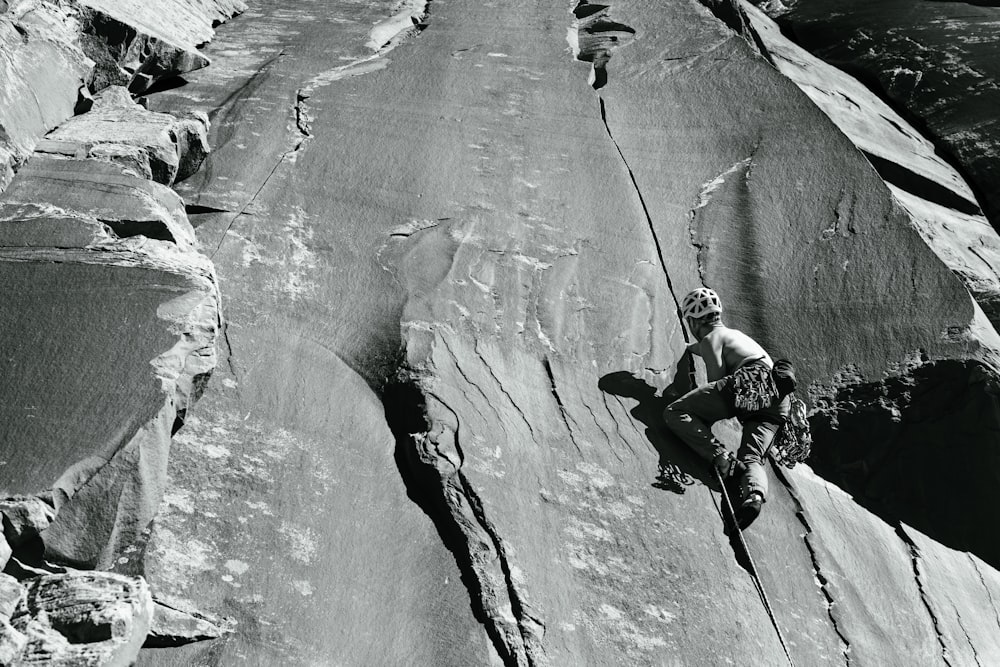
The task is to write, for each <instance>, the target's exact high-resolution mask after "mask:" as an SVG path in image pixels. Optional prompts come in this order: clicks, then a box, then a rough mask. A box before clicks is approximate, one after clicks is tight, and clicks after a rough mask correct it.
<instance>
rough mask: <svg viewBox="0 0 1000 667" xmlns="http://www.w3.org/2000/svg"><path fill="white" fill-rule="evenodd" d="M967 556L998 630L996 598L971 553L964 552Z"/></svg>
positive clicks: (999, 622) (999, 626) (999, 620)
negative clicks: (983, 591)
mask: <svg viewBox="0 0 1000 667" xmlns="http://www.w3.org/2000/svg"><path fill="white" fill-rule="evenodd" d="M966 556H968V558H969V562H970V563H972V569H973V570H975V571H976V574H977V575H978V576H979V581H980V583H982V585H983V588H984V589H986V598H987V599H988V600H989V601H990V607H992V608H993V617H994V618H996V621H997V629H998V630H1000V610H998V609H997V603H996V600H994V599H993V592H992V591H990V587H989V586H987V585H986V579H984V578H983V571H982V570H980V569H979V564H978V563H977V562H976V559H975V558H973V557H972V554H966Z"/></svg>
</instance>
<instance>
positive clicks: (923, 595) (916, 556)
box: [896, 524, 952, 667]
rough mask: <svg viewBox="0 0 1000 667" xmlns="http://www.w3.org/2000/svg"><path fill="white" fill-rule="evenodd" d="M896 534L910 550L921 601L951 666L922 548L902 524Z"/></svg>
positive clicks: (946, 659) (944, 659) (942, 651)
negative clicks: (929, 589)
mask: <svg viewBox="0 0 1000 667" xmlns="http://www.w3.org/2000/svg"><path fill="white" fill-rule="evenodd" d="M896 534H897V535H898V536H899V539H901V540H902V541H903V543H904V544H905V545H906V546H907V547H908V548H909V550H910V560H911V561H912V563H913V579H914V581H916V583H917V589H919V591H920V601H921V602H923V603H924V609H926V610H927V615H928V616H930V618H931V624H932V625H933V626H934V634H935V635H937V641H938V644H939V645H940V646H941V659H942V660H943V661H944V664H946V665H948V666H949V667H951V665H952V662H951V660H949V659H948V647H947V645H945V643H944V634H943V633H942V632H941V622H940V621H939V620H938V617H937V614H935V613H934V608H933V607H932V606H931V600H930V598H929V597H928V595H927V588H926V583H925V582H924V574H923V572H922V571H921V567H920V548H919V547H917V544H916V543H915V542H914V541H913V540H912V539H910V536H909V535H907V534H906V530H904V529H903V526H902V524H897V525H896Z"/></svg>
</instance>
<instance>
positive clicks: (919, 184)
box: [861, 151, 983, 215]
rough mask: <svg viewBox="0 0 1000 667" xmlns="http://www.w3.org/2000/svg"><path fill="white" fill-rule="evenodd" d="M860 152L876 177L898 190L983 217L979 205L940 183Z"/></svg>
mask: <svg viewBox="0 0 1000 667" xmlns="http://www.w3.org/2000/svg"><path fill="white" fill-rule="evenodd" d="M861 152H862V153H864V156H865V157H866V158H868V161H869V162H870V163H871V165H872V167H874V168H875V171H877V172H878V175H879V176H881V177H882V180H884V181H886V182H887V183H890V184H892V185H895V186H896V187H897V188H899V189H900V190H905V191H906V192H909V193H910V194H912V195H914V196H916V197H919V198H920V199H925V200H927V201H929V202H932V203H934V204H939V205H941V206H944V207H946V208H950V209H954V210H956V211H958V212H960V213H964V214H966V215H983V211H982V209H980V208H979V204H977V203H975V202H972V201H969V200H968V199H966V198H965V197H963V196H961V195H960V194H958V193H957V192H954V191H952V190H951V189H949V188H947V187H945V186H943V185H941V184H940V183H937V182H936V181H932V180H931V179H929V178H927V177H926V176H921V175H920V174H918V173H916V172H914V171H910V170H909V169H907V168H906V167H904V166H902V165H900V164H897V163H895V162H893V161H891V160H887V159H885V158H881V157H879V156H877V155H873V154H872V153H869V152H867V151H861Z"/></svg>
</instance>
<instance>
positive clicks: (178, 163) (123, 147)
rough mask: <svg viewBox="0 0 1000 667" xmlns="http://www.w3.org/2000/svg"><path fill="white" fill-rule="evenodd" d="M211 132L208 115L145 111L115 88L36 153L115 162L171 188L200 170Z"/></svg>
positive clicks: (62, 127) (40, 145)
mask: <svg viewBox="0 0 1000 667" xmlns="http://www.w3.org/2000/svg"><path fill="white" fill-rule="evenodd" d="M207 131H208V118H207V117H206V116H205V115H204V114H201V115H189V116H187V117H185V118H183V119H178V118H175V117H173V116H171V115H169V114H161V113H153V112H151V111H146V110H145V109H143V108H142V107H141V106H139V105H138V104H136V103H135V102H133V101H132V98H131V96H130V95H129V94H128V91H126V90H125V89H124V88H121V87H119V86H113V87H111V88H108V89H106V90H104V91H101V93H99V94H98V95H97V97H96V98H95V103H94V107H93V108H92V109H91V110H90V111H89V112H88V113H86V114H83V115H81V116H76V117H74V118H72V119H70V120H68V121H67V122H65V123H63V124H62V125H60V126H59V127H58V128H56V129H55V130H53V131H52V132H50V133H49V134H48V135H47V136H46V137H45V138H44V139H42V140H41V141H40V142H39V143H38V145H37V146H36V149H35V150H36V151H37V152H39V153H53V154H59V155H64V156H67V157H74V158H81V159H82V158H87V157H94V158H98V159H103V160H108V161H110V162H116V163H118V164H121V165H124V166H126V167H130V168H131V170H133V171H134V172H135V173H136V174H137V175H139V176H142V177H144V178H146V179H152V180H154V181H156V182H157V183H162V184H164V185H170V184H171V183H173V182H174V180H175V179H176V178H178V177H180V178H184V177H186V176H189V175H191V174H192V173H194V172H195V171H197V170H198V167H200V166H201V162H202V160H204V158H205V156H206V155H207V154H208V143H207V142H208V136H207ZM179 169H182V171H181V172H180V173H178V170H179Z"/></svg>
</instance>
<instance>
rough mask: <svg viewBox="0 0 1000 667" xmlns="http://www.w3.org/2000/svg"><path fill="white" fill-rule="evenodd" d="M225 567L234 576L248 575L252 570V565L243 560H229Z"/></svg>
mask: <svg viewBox="0 0 1000 667" xmlns="http://www.w3.org/2000/svg"><path fill="white" fill-rule="evenodd" d="M224 567H225V568H226V569H227V570H229V571H230V572H232V573H233V574H235V575H237V576H239V575H241V574H246V572H247V570H249V569H250V564H249V563H244V562H243V561H241V560H227V561H226V562H225V563H224Z"/></svg>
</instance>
